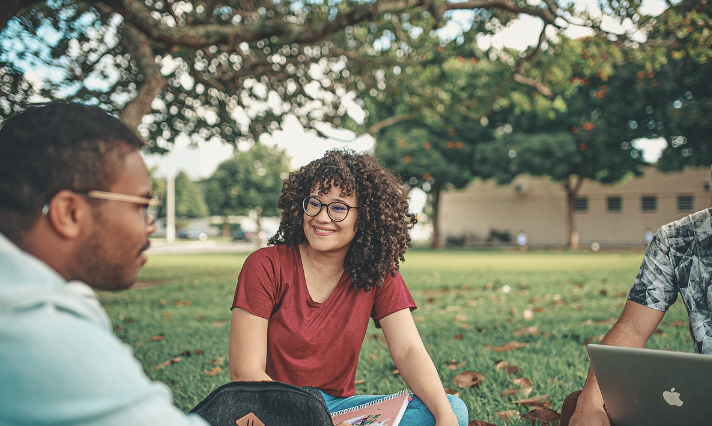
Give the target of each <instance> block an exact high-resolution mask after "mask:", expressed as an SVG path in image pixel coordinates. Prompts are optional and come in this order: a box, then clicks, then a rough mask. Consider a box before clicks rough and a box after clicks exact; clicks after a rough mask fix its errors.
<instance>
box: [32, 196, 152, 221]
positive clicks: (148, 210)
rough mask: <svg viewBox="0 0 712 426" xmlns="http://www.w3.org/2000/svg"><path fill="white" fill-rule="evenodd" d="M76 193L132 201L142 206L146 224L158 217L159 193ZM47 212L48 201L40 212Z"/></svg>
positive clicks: (100, 198) (96, 197)
mask: <svg viewBox="0 0 712 426" xmlns="http://www.w3.org/2000/svg"><path fill="white" fill-rule="evenodd" d="M75 192H76V193H77V194H80V195H84V196H85V197H87V198H94V199H97V200H110V201H121V202H124V203H133V204H139V205H142V206H143V218H144V220H145V221H146V225H150V224H152V223H153V222H155V221H156V219H157V218H158V213H159V212H160V211H161V196H160V195H159V194H151V196H150V197H148V198H147V197H138V196H135V195H127V194H119V193H117V192H105V191H97V190H91V191H85V192H80V191H75ZM47 213H49V203H47V204H45V206H44V208H42V214H44V215H45V216H46V215H47Z"/></svg>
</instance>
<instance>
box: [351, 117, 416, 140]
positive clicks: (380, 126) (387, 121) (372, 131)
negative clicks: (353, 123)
mask: <svg viewBox="0 0 712 426" xmlns="http://www.w3.org/2000/svg"><path fill="white" fill-rule="evenodd" d="M417 117H418V114H416V113H411V114H402V115H396V116H395V117H390V118H387V119H385V120H382V121H379V122H378V123H376V124H374V125H373V126H371V127H369V128H368V129H366V130H365V131H364V132H363V134H371V135H375V134H376V133H378V132H379V131H381V129H383V128H385V127H388V126H391V125H393V124H396V123H400V122H401V121H408V120H413V119H414V118H417Z"/></svg>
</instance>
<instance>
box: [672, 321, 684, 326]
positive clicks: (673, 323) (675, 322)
mask: <svg viewBox="0 0 712 426" xmlns="http://www.w3.org/2000/svg"><path fill="white" fill-rule="evenodd" d="M683 325H685V321H673V322H671V323H670V326H671V327H682V326H683Z"/></svg>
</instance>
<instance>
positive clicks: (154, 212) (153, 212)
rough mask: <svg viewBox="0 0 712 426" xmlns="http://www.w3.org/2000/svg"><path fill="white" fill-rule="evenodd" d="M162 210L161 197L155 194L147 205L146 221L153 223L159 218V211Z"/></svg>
mask: <svg viewBox="0 0 712 426" xmlns="http://www.w3.org/2000/svg"><path fill="white" fill-rule="evenodd" d="M160 211H161V197H160V196H159V195H157V194H156V195H154V196H152V197H151V204H150V205H147V206H146V210H145V215H146V222H148V223H153V222H154V221H155V220H156V219H158V213H159V212H160Z"/></svg>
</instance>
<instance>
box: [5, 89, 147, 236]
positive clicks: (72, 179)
mask: <svg viewBox="0 0 712 426" xmlns="http://www.w3.org/2000/svg"><path fill="white" fill-rule="evenodd" d="M142 146H143V142H142V141H141V140H140V139H139V138H138V136H137V135H136V134H135V133H134V132H133V131H132V130H131V129H129V128H128V127H126V125H125V124H123V123H122V122H121V121H119V120H118V119H117V118H115V117H112V116H111V115H109V114H107V113H106V111H103V110H102V109H100V108H98V107H94V106H85V105H81V104H76V103H65V102H50V103H47V104H42V105H37V106H32V107H29V108H27V109H25V110H24V111H22V112H19V113H17V114H15V115H14V116H12V117H11V118H10V119H8V120H7V121H6V122H5V124H4V125H3V127H2V129H0V232H2V233H3V234H5V236H7V237H8V238H9V239H10V240H13V241H19V240H20V239H21V238H22V236H23V235H24V233H25V232H27V231H28V230H29V229H31V228H32V226H34V224H35V222H36V221H37V218H38V217H39V215H40V211H41V209H42V206H43V205H44V204H45V203H47V202H48V201H49V200H50V199H51V198H52V197H53V196H54V194H56V193H57V192H59V191H60V190H62V189H70V190H73V191H79V190H89V189H97V190H104V191H106V190H108V189H109V187H110V186H111V184H112V183H113V182H114V180H115V179H116V177H117V176H118V175H119V174H120V173H121V171H122V167H123V161H122V160H123V158H124V157H125V156H126V155H128V154H129V153H130V152H132V151H134V150H138V149H140V148H141V147H142Z"/></svg>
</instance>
